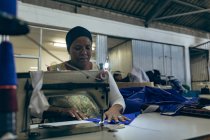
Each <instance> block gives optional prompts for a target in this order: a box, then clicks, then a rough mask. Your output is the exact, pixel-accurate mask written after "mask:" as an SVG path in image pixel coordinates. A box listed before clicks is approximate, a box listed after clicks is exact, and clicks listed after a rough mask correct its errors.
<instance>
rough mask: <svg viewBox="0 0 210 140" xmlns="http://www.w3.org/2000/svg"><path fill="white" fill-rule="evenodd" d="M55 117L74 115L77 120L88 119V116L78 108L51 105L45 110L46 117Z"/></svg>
mask: <svg viewBox="0 0 210 140" xmlns="http://www.w3.org/2000/svg"><path fill="white" fill-rule="evenodd" d="M49 117H51V118H53V117H63V118H68V117H72V118H75V119H77V120H84V119H87V116H86V115H85V114H83V113H82V112H80V111H79V110H77V109H76V108H74V107H72V108H61V107H55V106H50V108H49V109H48V110H47V111H45V112H44V118H49Z"/></svg>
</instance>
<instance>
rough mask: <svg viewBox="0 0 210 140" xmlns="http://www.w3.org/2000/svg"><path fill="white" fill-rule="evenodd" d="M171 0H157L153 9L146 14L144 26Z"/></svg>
mask: <svg viewBox="0 0 210 140" xmlns="http://www.w3.org/2000/svg"><path fill="white" fill-rule="evenodd" d="M171 1H172V0H159V1H158V4H157V5H156V6H154V7H153V9H152V10H150V11H149V13H148V16H146V20H145V23H144V25H145V27H148V26H149V24H150V23H151V22H152V21H153V19H155V18H156V17H157V16H158V15H160V14H161V13H162V12H163V11H164V10H165V8H166V6H168V5H169V4H170V2H171Z"/></svg>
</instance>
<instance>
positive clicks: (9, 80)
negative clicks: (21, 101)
mask: <svg viewBox="0 0 210 140" xmlns="http://www.w3.org/2000/svg"><path fill="white" fill-rule="evenodd" d="M0 66H1V68H0V77H1V78H0V139H3V137H5V135H8V134H9V135H10V137H9V138H8V137H7V138H6V139H15V138H16V112H17V98H16V88H17V87H16V84H17V78H16V71H15V62H14V57H13V47H12V44H11V43H10V42H8V41H3V42H2V43H1V44H0Z"/></svg>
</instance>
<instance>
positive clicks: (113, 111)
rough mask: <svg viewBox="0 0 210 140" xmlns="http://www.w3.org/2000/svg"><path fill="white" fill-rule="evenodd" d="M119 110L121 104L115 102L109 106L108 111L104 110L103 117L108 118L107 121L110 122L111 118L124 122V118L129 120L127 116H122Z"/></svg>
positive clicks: (120, 109)
mask: <svg viewBox="0 0 210 140" xmlns="http://www.w3.org/2000/svg"><path fill="white" fill-rule="evenodd" d="M121 112H122V106H121V105H119V104H115V105H113V106H112V107H110V108H109V110H108V111H106V112H105V118H107V119H108V122H111V121H112V120H114V121H115V122H119V121H122V122H124V121H126V120H130V119H129V118H127V117H125V116H123V115H122V114H121Z"/></svg>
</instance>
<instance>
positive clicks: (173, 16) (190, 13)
mask: <svg viewBox="0 0 210 140" xmlns="http://www.w3.org/2000/svg"><path fill="white" fill-rule="evenodd" d="M209 11H210V8H209V9H203V10H197V11H192V12H186V13H181V14H175V15H170V16H164V17H159V18H155V19H154V20H163V19H169V18H175V17H180V16H187V15H193V14H199V13H204V12H209Z"/></svg>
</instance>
